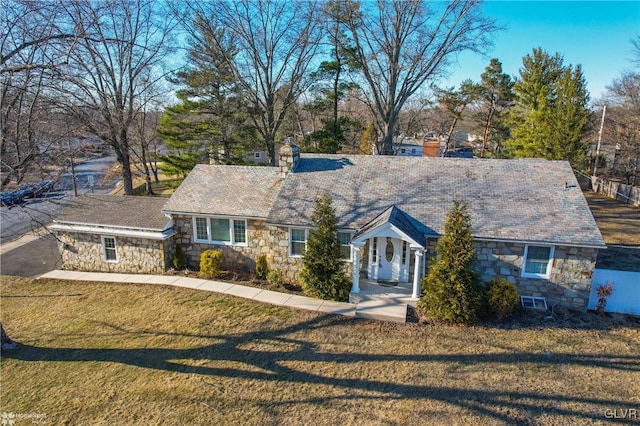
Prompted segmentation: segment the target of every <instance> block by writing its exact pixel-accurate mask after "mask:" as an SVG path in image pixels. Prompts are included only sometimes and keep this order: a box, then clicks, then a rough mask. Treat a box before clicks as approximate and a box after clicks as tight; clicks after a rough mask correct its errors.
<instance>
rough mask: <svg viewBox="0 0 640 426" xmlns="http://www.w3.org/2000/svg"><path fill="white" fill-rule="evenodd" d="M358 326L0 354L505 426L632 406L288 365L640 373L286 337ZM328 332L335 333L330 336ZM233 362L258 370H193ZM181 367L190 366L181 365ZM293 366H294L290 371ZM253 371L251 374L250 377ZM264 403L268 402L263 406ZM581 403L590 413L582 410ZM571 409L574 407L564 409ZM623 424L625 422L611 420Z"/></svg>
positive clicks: (326, 319) (585, 362)
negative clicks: (376, 403) (212, 380)
mask: <svg viewBox="0 0 640 426" xmlns="http://www.w3.org/2000/svg"><path fill="white" fill-rule="evenodd" d="M349 321H360V320H353V319H346V318H342V317H338V316H333V315H326V316H319V317H317V318H313V319H311V320H308V321H303V322H300V323H297V324H295V325H292V326H288V327H284V328H281V329H277V330H266V331H258V332H248V333H243V334H239V335H220V336H217V335H211V336H206V335H190V334H182V333H163V332H154V331H137V332H132V331H127V330H122V329H120V330H121V331H122V332H123V333H124V334H134V335H150V336H153V335H158V336H159V335H175V336H181V337H198V338H208V339H212V340H215V343H213V344H211V345H207V346H202V347H197V348H190V349H168V348H134V349H131V348H123V349H86V348H46V347H36V346H25V345H20V346H19V347H18V349H16V350H12V351H6V352H5V353H3V354H2V355H3V356H4V357H5V358H11V359H15V360H21V361H72V362H78V361H90V362H96V361H98V362H113V363H121V364H126V365H132V366H136V367H142V368H151V369H157V370H163V371H170V372H176V373H186V374H197V375H205V376H219V377H227V378H232V379H247V380H263V381H267V382H268V381H277V382H288V383H290V384H321V385H325V386H331V387H336V388H343V389H348V390H349V391H350V394H349V395H340V396H337V395H336V396H333V395H328V396H326V397H320V398H308V399H304V398H300V399H297V400H295V401H283V402H279V404H306V403H309V404H314V403H326V402H327V401H329V400H335V399H339V400H341V402H344V401H346V400H349V399H360V398H363V399H376V398H384V400H394V399H396V400H403V399H419V400H425V399H426V400H434V401H440V402H443V403H445V404H452V405H455V406H458V407H460V408H463V409H466V410H469V411H470V412H472V413H473V414H476V415H480V416H487V417H490V418H493V419H496V420H500V421H504V422H507V423H513V422H521V421H522V419H523V418H525V419H532V418H535V416H537V415H540V414H542V413H544V414H546V415H556V416H561V417H564V419H565V420H570V419H571V420H575V418H584V419H592V418H603V417H602V416H603V415H604V414H603V413H605V410H611V409H613V408H616V407H617V408H620V407H627V406H629V404H630V402H629V401H623V400H616V399H603V398H591V397H579V396H572V395H565V394H550V393H544V394H543V393H536V392H513V391H499V390H488V389H482V388H475V389H474V388H466V389H461V388H454V387H447V386H445V385H444V384H443V385H442V386H425V385H420V384H413V383H396V382H390V381H383V380H376V379H363V378H340V377H328V376H323V375H321V374H320V373H318V372H316V371H302V370H300V369H296V368H293V367H290V366H289V365H291V363H289V362H294V363H298V364H299V363H300V362H302V363H314V362H322V363H334V364H338V365H340V364H344V365H347V364H350V363H362V362H416V363H420V365H419V368H420V369H421V370H422V371H429V369H430V368H429V364H430V363H434V367H433V368H436V367H435V365H436V363H443V362H449V363H460V364H462V365H477V364H481V365H482V364H485V365H486V368H494V366H495V365H496V364H498V365H499V364H504V365H509V364H514V363H517V364H519V365H530V366H531V367H533V368H537V366H540V365H556V366H577V365H578V366H585V367H590V368H604V369H609V370H618V371H623V372H628V373H629V374H631V373H634V374H635V373H638V372H640V356H619V355H590V354H554V355H553V356H549V354H534V353H526V352H510V353H506V354H433V355H431V354H416V355H404V354H367V353H348V352H344V353H335V352H322V351H319V350H318V348H317V347H316V345H315V344H314V343H313V342H309V341H305V340H300V339H292V338H290V337H286V336H287V335H288V334H291V333H295V332H298V331H302V330H312V329H321V328H325V329H330V328H331V327H334V326H338V325H344V324H345V322H349ZM328 331H329V332H330V330H328ZM256 343H267V344H269V345H270V347H269V348H268V349H270V350H258V349H250V348H247V347H248V346H249V347H250V346H251V345H250V344H254V345H255V344H256ZM274 348H275V350H274ZM198 360H200V361H202V360H209V361H234V362H242V363H245V364H246V365H248V366H250V367H253V368H248V369H241V368H229V367H224V368H216V367H210V366H196V365H188V364H186V363H193V362H194V361H196V362H197V361H198ZM181 361H184V362H185V363H181ZM287 364H289V365H287ZM248 370H251V371H248ZM367 392H378V393H384V396H383V397H382V396H380V397H378V396H372V395H371V394H368V393H367ZM263 403H264V402H263ZM578 404H584V405H587V406H588V407H584V408H580V407H578V406H577V405H578ZM566 407H571V408H566ZM611 420H615V421H620V422H626V421H627V420H624V419H611Z"/></svg>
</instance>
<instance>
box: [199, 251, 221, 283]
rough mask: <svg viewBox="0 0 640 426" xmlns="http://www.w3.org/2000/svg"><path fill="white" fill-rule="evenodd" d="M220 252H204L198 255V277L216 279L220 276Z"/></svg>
mask: <svg viewBox="0 0 640 426" xmlns="http://www.w3.org/2000/svg"><path fill="white" fill-rule="evenodd" d="M221 260H222V252H221V251H220V250H205V251H203V252H202V254H201V255H200V275H201V276H202V277H205V278H216V277H218V276H219V275H220V261H221Z"/></svg>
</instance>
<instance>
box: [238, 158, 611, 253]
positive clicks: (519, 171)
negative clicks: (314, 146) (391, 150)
mask: <svg viewBox="0 0 640 426" xmlns="http://www.w3.org/2000/svg"><path fill="white" fill-rule="evenodd" d="M566 186H568V187H566ZM323 192H327V193H329V195H331V197H332V199H333V206H334V208H335V209H336V217H337V220H338V226H339V227H340V228H344V229H353V230H358V229H360V228H362V227H363V226H365V225H366V224H367V223H369V222H370V221H372V220H373V219H374V218H375V217H376V216H378V215H379V214H381V213H382V212H383V211H384V210H385V209H387V208H388V207H389V206H390V205H396V206H397V207H398V208H399V209H401V210H402V211H403V212H405V213H406V214H407V215H408V216H409V217H410V218H412V219H413V220H415V221H416V223H414V226H415V227H416V229H417V230H418V231H420V232H421V233H423V234H425V235H437V234H441V233H442V232H443V230H444V220H445V216H446V214H447V213H448V212H449V211H450V210H451V208H452V206H453V202H454V201H456V200H457V201H463V202H466V203H467V204H468V205H469V211H470V214H471V221H472V229H473V234H474V236H475V237H476V238H484V239H500V240H516V241H532V242H541V243H554V244H569V245H586V246H595V247H604V242H603V240H602V236H601V235H600V231H599V230H598V227H597V226H596V223H595V220H594V219H593V216H592V214H591V211H590V209H589V206H588V205H587V202H586V200H585V198H584V196H583V195H582V192H581V190H580V188H579V186H578V184H577V181H576V178H575V176H574V174H573V171H572V169H571V166H570V165H569V163H567V162H565V161H546V160H540V159H519V160H489V159H473V160H469V159H456V158H426V157H384V156H368V155H366V156H340V155H317V154H313V155H311V154H303V155H302V157H301V160H300V163H299V164H298V166H297V168H296V170H295V173H292V174H289V175H288V176H287V178H286V179H285V181H284V183H283V184H282V188H281V189H280V192H279V194H278V196H277V198H275V199H274V200H273V205H272V208H271V211H270V214H269V216H268V219H267V221H268V223H272V224H280V225H293V226H310V225H311V220H310V215H311V212H312V211H313V208H314V199H315V198H316V196H318V195H319V194H321V193H323ZM227 196H229V195H227ZM234 196H235V193H234V192H231V197H232V198H233V197H234Z"/></svg>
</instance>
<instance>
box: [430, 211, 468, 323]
mask: <svg viewBox="0 0 640 426" xmlns="http://www.w3.org/2000/svg"><path fill="white" fill-rule="evenodd" d="M436 253H437V254H438V256H437V260H436V261H434V262H432V264H431V265H430V267H429V273H428V274H427V276H426V277H424V279H423V280H422V287H423V289H424V295H423V296H422V298H421V299H420V301H419V302H418V308H419V309H421V310H423V311H425V312H426V313H427V315H428V316H430V317H433V318H437V319H440V320H443V321H447V322H452V323H458V324H473V323H474V322H476V320H477V318H478V307H479V302H480V289H479V286H478V280H477V277H476V274H475V273H474V272H473V271H472V270H471V268H470V265H471V261H472V260H473V255H474V249H473V237H472V235H471V218H470V216H469V212H468V210H467V207H466V205H463V204H461V203H459V202H457V201H456V202H455V203H454V205H453V209H452V210H451V212H449V214H448V215H447V219H446V221H445V225H444V234H443V235H442V237H440V240H439V241H438V244H437V246H436Z"/></svg>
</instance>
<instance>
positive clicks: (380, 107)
mask: <svg viewBox="0 0 640 426" xmlns="http://www.w3.org/2000/svg"><path fill="white" fill-rule="evenodd" d="M351 4H352V8H351V9H350V12H351V13H350V14H348V16H347V18H346V26H347V29H348V33H349V35H350V38H351V40H353V43H354V45H355V58H354V59H355V60H356V61H357V63H358V65H359V66H360V68H361V70H362V75H363V77H364V80H365V83H366V85H367V89H368V90H367V91H366V94H367V101H368V105H369V108H370V109H371V110H372V113H373V114H374V115H375V116H376V117H377V126H378V129H379V131H380V133H381V134H382V135H383V139H382V141H381V147H380V148H381V149H380V153H383V154H387V155H392V154H393V136H394V131H395V127H396V123H397V120H398V116H399V114H400V111H401V110H402V107H403V106H404V104H405V103H406V102H407V100H408V99H409V98H410V97H411V96H412V95H413V94H415V93H416V92H417V91H418V90H419V89H420V88H422V87H423V86H424V85H425V83H429V82H432V81H433V80H434V79H436V78H437V77H440V76H442V75H443V73H444V71H445V69H446V67H447V66H448V65H449V63H450V62H451V60H452V59H453V58H454V57H455V55H456V54H457V53H459V52H462V51H466V50H470V51H481V50H482V49H483V48H484V47H485V46H487V45H488V43H489V39H488V37H489V36H490V34H491V33H492V32H493V31H494V30H496V29H497V27H496V26H495V24H494V22H493V21H492V20H489V19H487V18H485V17H484V16H482V14H481V11H480V3H479V2H477V1H472V0H470V1H461V0H456V1H452V2H449V3H446V4H445V3H438V2H435V3H430V4H429V5H427V3H426V2H424V1H419V0H412V1H400V0H394V1H385V0H378V1H377V2H376V3H375V5H374V4H372V3H368V2H363V3H362V4H360V3H358V2H355V1H353V2H351ZM344 9H345V10H346V8H344Z"/></svg>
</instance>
